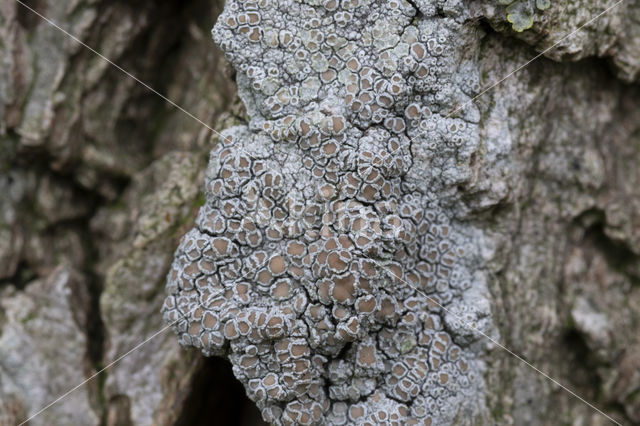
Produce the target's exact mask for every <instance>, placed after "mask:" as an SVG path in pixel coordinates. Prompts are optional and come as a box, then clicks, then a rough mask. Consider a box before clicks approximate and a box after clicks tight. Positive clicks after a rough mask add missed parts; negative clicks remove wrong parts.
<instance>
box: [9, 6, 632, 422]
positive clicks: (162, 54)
mask: <svg viewBox="0 0 640 426" xmlns="http://www.w3.org/2000/svg"><path fill="white" fill-rule="evenodd" d="M585 2H586V3H588V2H587V1H586V0H585V1H583V3H585ZM27 3H28V4H29V5H30V6H31V7H34V8H35V9H37V10H38V11H39V12H40V13H42V14H44V15H45V16H47V17H48V18H50V19H53V20H54V21H55V22H56V23H58V24H59V25H61V26H62V27H63V28H64V29H66V30H67V31H69V32H70V33H72V34H74V35H76V36H77V37H78V38H80V39H81V40H83V41H84V42H86V43H87V44H89V45H90V46H92V47H93V48H95V49H96V50H97V51H99V52H100V53H102V54H103V55H105V56H106V57H108V58H110V59H111V60H113V61H114V62H116V63H117V64H118V65H120V66H121V67H122V68H124V69H126V70H127V71H129V72H131V73H132V74H133V75H135V76H137V77H138V78H140V79H141V80H142V81H144V82H146V83H148V84H149V85H150V86H151V87H153V88H155V89H156V90H158V91H159V92H161V93H163V94H166V95H167V97H169V98H170V99H172V100H173V101H175V102H177V103H178V104H180V105H181V106H183V107H184V108H185V109H186V110H188V111H189V112H191V113H193V114H194V115H196V116H197V117H199V118H201V119H202V120H204V121H205V122H206V123H208V124H209V125H211V126H212V127H214V128H216V129H222V128H225V127H228V126H229V125H232V124H234V123H238V122H242V121H243V120H244V119H245V118H244V116H245V114H244V111H243V107H242V104H241V102H240V101H239V100H238V98H237V95H236V89H235V85H234V81H233V80H234V78H233V72H232V70H231V69H230V68H229V67H228V65H227V64H226V62H225V60H224V58H223V57H222V55H221V53H220V52H219V50H218V49H217V48H216V47H215V46H214V44H213V42H212V41H211V38H210V35H209V32H210V28H211V27H212V25H213V23H214V22H215V19H216V16H217V15H218V14H219V12H220V11H221V9H222V7H223V2H222V1H217V0H215V1H214V0H186V1H165V2H156V1H152V0H136V1H124V0H118V1H112V0H69V1H56V2H54V1H52V0H31V1H28V2H27ZM471 3H482V2H471ZM591 3H595V2H591ZM630 4H631V5H633V4H634V3H633V2H631V3H630ZM478 8H479V9H478V10H480V12H478V13H479V15H483V16H486V17H487V18H486V19H482V20H480V21H478V22H476V23H475V24H474V25H477V26H478V31H479V34H481V35H480V37H482V44H481V45H482V49H481V51H480V52H477V53H476V55H477V57H478V58H479V60H478V61H479V63H480V64H481V66H482V68H483V71H484V74H483V75H484V77H485V83H488V82H491V81H497V80H499V79H500V78H502V77H503V76H504V75H506V74H507V73H508V72H509V71H511V70H512V69H514V68H516V67H517V66H519V65H521V64H522V63H524V62H526V61H527V60H528V59H530V58H531V57H533V56H535V54H536V51H535V50H534V48H538V49H542V48H544V47H546V46H548V45H549V43H550V42H549V37H547V38H544V37H545V35H546V36H548V35H549V34H551V31H549V30H548V28H547V30H546V32H545V31H542V30H541V32H540V31H539V32H536V30H535V29H536V28H540V26H538V27H536V26H534V29H532V30H531V32H529V33H527V34H528V35H526V36H520V37H519V39H515V38H513V37H511V36H510V35H507V32H508V31H510V29H509V25H507V24H506V23H505V22H504V20H503V19H502V18H501V17H500V16H498V15H497V12H495V11H494V12H495V14H492V13H493V12H492V10H493V9H492V10H484V9H482V7H480V6H478ZM553 10H554V9H552V12H553ZM552 12H549V13H552ZM624 13H626V15H624V16H627V17H631V18H629V19H631V22H627V21H624V20H622V21H620V22H618V23H617V24H616V23H615V22H614V23H613V24H611V25H612V26H613V27H615V25H618V26H619V27H620V28H627V30H625V31H627V33H625V35H624V36H621V38H624V37H626V38H627V40H632V41H634V43H636V44H640V37H639V36H638V35H637V34H635V32H633V31H630V30H629V28H636V29H637V28H638V24H637V22H638V20H635V21H634V20H633V19H635V18H633V17H635V16H640V15H639V14H638V7H637V6H629V7H628V8H627V9H625V12H624ZM550 16H554V15H550ZM632 18H633V19H632ZM549 22H554V21H553V20H551V19H550V20H549ZM563 22H564V21H562V22H561V23H563ZM634 25H635V26H634ZM560 27H562V28H564V26H562V25H560ZM542 28H543V29H544V28H545V27H544V25H543V26H542ZM571 28H573V27H572V26H571V25H568V27H567V29H568V30H571ZM607 28H611V26H610V27H607ZM536 34H537V35H538V37H537V38H536ZM594 34H595V35H593V34H592V36H593V37H595V40H596V41H598V42H601V44H603V43H604V44H606V43H605V42H604V41H602V40H600V39H599V38H598V35H599V34H600V35H601V36H602V37H601V38H602V39H605V38H606V37H605V36H606V35H607V34H609V33H608V32H607V31H605V30H602V31H601V33H598V32H597V31H596V32H595V33H594ZM551 39H552V40H553V38H551ZM616 40H617V39H616ZM605 41H606V40H605ZM634 43H627V44H625V45H624V46H623V48H619V49H618V50H617V51H615V48H614V53H615V52H618V53H619V54H617V56H616V55H615V54H612V50H611V46H609V47H607V46H605V47H602V48H600V49H597V48H596V49H595V51H594V50H593V46H596V45H598V43H595V42H593V40H592V41H591V42H590V41H589V39H586V41H585V42H584V46H588V49H585V48H584V46H583V52H584V55H582V56H581V55H580V54H576V53H575V49H574V50H571V49H569V50H571V52H570V53H571V55H566V56H563V55H555V56H553V55H552V56H553V59H555V60H558V61H567V62H564V63H556V62H552V61H551V60H550V59H546V58H543V59H541V60H539V61H537V62H536V63H534V64H532V65H531V66H529V67H527V68H526V69H525V70H524V71H523V72H522V73H520V74H519V75H518V76H517V77H515V78H513V79H511V80H509V81H507V82H505V84H503V85H501V86H499V87H497V88H496V89H495V90H493V91H492V92H490V93H489V94H487V95H486V96H485V97H484V98H483V99H480V100H479V101H478V103H479V106H480V109H481V111H482V115H483V117H482V123H483V124H482V126H483V132H484V133H483V140H484V141H485V142H484V143H485V145H486V146H487V147H489V148H487V149H485V150H484V151H481V152H479V153H478V157H477V162H476V164H475V165H474V168H475V170H476V172H477V179H476V180H474V182H471V183H469V185H468V187H467V188H464V191H466V192H467V194H468V200H467V201H468V204H469V206H471V210H470V211H472V214H470V217H469V218H468V220H472V221H474V223H476V224H478V226H481V227H482V228H483V229H484V230H485V231H486V232H487V234H488V235H491V237H492V238H493V241H494V244H493V247H494V250H493V251H492V252H491V253H487V254H486V258H487V259H488V260H487V262H488V266H489V267H490V269H491V271H492V273H493V274H494V277H495V280H494V281H493V282H492V288H491V291H492V294H493V297H494V299H495V300H494V317H495V318H496V323H497V326H498V328H499V330H500V333H501V336H502V338H503V341H504V342H505V344H506V345H507V346H508V347H510V348H512V349H513V350H514V351H515V352H517V353H519V354H522V355H523V356H524V357H525V358H526V359H528V360H529V361H531V362H532V363H533V364H535V365H536V366H538V367H540V368H541V369H542V370H545V371H548V372H549V373H550V374H551V375H552V376H554V377H556V378H558V379H559V381H561V382H562V383H565V384H567V385H568V386H570V387H571V388H573V389H575V390H576V391H577V392H578V393H579V394H581V395H583V396H584V397H585V398H587V399H588V400H590V401H594V402H596V403H597V404H598V405H599V406H601V407H604V408H605V409H606V411H607V412H610V413H613V414H615V415H617V416H618V418H620V419H623V420H625V421H629V422H640V337H639V336H640V263H639V262H638V260H639V257H640V168H638V164H640V87H639V86H638V83H637V74H638V73H637V70H638V61H640V59H639V58H640V55H637V50H634V49H635V48H636V47H634V46H636V44H634ZM614 47H615V44H614ZM620 52H621V53H620ZM602 57H608V58H609V59H603V58H602ZM611 58H613V59H611ZM634 58H635V61H636V62H635V63H634ZM578 59H580V62H578V63H573V62H569V61H575V60H578ZM0 61H1V62H0V424H17V423H18V422H19V421H20V420H23V419H25V418H27V417H28V416H29V415H30V414H33V413H35V412H36V411H38V410H39V409H40V408H41V407H43V406H45V405H46V404H48V403H49V402H51V401H53V400H54V399H55V398H56V397H58V396H59V395H61V394H62V393H64V392H66V391H67V390H68V389H69V388H71V387H72V386H74V385H76V384H78V383H80V382H82V381H83V380H84V379H85V378H87V377H89V376H90V375H91V374H93V373H94V372H96V371H98V370H99V369H100V368H101V367H103V366H105V365H107V364H109V363H110V362H112V361H114V360H116V359H117V358H118V357H119V356H120V355H122V354H124V353H125V352H127V351H128V350H130V349H131V348H133V347H134V346H135V345H137V344H138V343H140V342H142V341H143V340H144V339H145V338H147V337H150V336H152V335H153V334H154V333H155V332H156V331H158V330H160V329H162V328H163V327H164V324H163V323H162V320H161V317H160V314H159V311H160V306H161V303H162V300H163V299H164V297H165V293H164V282H165V275H166V272H167V270H168V267H169V264H170V262H171V259H172V256H173V251H174V250H175V247H176V246H177V243H178V240H179V239H180V237H181V236H182V234H183V233H184V231H185V230H187V229H189V228H190V227H192V225H193V220H194V217H195V214H196V212H197V210H198V208H199V206H200V205H201V204H202V202H203V198H202V194H201V189H202V188H201V187H202V182H203V173H204V169H205V166H206V162H207V158H208V152H209V150H210V149H211V146H212V144H213V143H214V140H215V135H212V134H211V132H210V130H208V129H207V128H205V127H203V126H202V125H201V124H200V123H198V122H197V121H195V120H193V119H192V118H190V117H188V116H186V115H185V114H184V113H182V112H180V111H178V110H176V109H175V108H173V107H171V106H170V105H168V104H167V103H166V102H165V101H164V100H163V99H161V98H160V97H158V96H157V95H155V94H153V93H151V92H150V91H149V90H147V89H145V88H144V87H142V86H141V85H139V84H138V83H136V82H135V81H133V80H132V79H130V78H128V77H127V76H125V75H123V74H122V73H121V72H120V71H118V70H117V69H115V68H114V67H112V66H110V65H109V64H107V63H106V62H104V61H103V60H102V59H100V58H98V57H97V56H96V55H94V54H93V53H92V52H90V51H89V50H87V49H85V48H83V47H81V46H80V45H78V44H77V43H75V42H74V41H72V40H71V39H69V38H68V37H67V36H65V35H64V34H63V33H61V32H60V31H58V30H57V29H55V28H53V27H51V26H50V25H48V24H47V23H46V22H44V21H42V20H41V19H40V18H38V17H37V16H36V15H34V14H33V13H31V12H30V11H28V10H27V9H25V8H24V7H21V6H20V5H19V4H18V3H16V2H14V1H13V0H5V1H3V2H2V3H1V4H0ZM616 61H617V62H616ZM609 62H613V66H611V64H609ZM505 141H508V144H507V145H508V149H507V148H505V150H504V152H502V153H498V154H496V151H495V150H492V149H491V148H490V146H491V144H492V143H494V142H495V146H500V147H505V146H506V145H505ZM487 153H490V154H491V155H490V156H487V155H486V154H487ZM487 182H488V183H491V184H492V185H493V186H491V185H489V186H487V185H484V184H486V183H487ZM500 183H502V184H501V185H500ZM483 185H484V186H483ZM487 367H488V368H487V377H486V381H487V385H488V388H487V410H488V413H487V417H488V418H491V419H492V421H493V422H495V423H499V424H508V423H515V424H576V425H578V424H601V423H599V422H602V419H601V418H599V417H598V416H597V414H594V412H593V411H592V410H591V409H590V408H589V407H586V406H585V405H583V404H582V403H580V402H579V401H577V400H575V399H573V398H572V397H570V396H569V395H567V394H566V393H564V392H563V391H561V390H559V389H558V388H556V387H554V386H553V385H552V384H550V383H549V382H548V381H546V379H544V378H542V377H541V376H539V375H537V374H536V373H534V372H532V371H531V370H529V369H528V368H527V367H525V366H523V365H522V364H521V363H519V361H517V360H515V359H513V358H511V357H510V356H509V355H507V354H505V353H504V352H502V351H500V350H499V349H496V350H494V351H493V352H492V353H491V357H490V358H489V359H487ZM212 418H215V422H214V423H215V424H256V423H258V422H259V421H260V420H259V419H260V415H259V413H258V412H257V410H256V409H255V407H254V406H253V405H252V403H251V402H250V401H248V400H247V398H246V397H245V396H244V390H243V389H242V387H241V386H240V385H239V383H237V382H236V381H235V379H234V378H233V375H232V372H231V369H230V367H229V365H228V364H227V363H226V362H225V361H222V360H219V359H214V358H212V359H205V358H203V357H202V356H201V355H200V354H199V353H197V352H196V351H186V350H183V349H181V348H179V346H178V344H177V341H176V339H175V337H174V335H173V334H172V333H171V332H169V331H167V332H165V333H163V334H161V335H159V336H158V337H156V338H154V339H153V340H151V341H150V342H149V343H147V344H146V345H144V346H143V347H141V348H140V349H139V350H136V351H135V352H134V353H132V354H131V355H130V356H128V357H126V358H124V359H123V360H122V361H120V362H118V363H117V364H116V365H115V366H114V367H112V368H110V369H109V370H107V371H106V372H105V373H104V374H102V375H101V376H99V377H98V378H96V379H94V380H92V381H90V382H89V383H87V384H86V385H85V386H83V387H81V388H80V389H78V390H77V391H75V392H74V393H72V394H71V395H70V396H69V397H67V398H65V399H64V400H62V401H60V402H59V403H57V404H55V405H54V406H52V407H51V408H50V409H48V410H46V411H45V412H44V413H42V414H41V415H40V416H38V417H37V418H36V419H34V420H33V421H32V422H31V423H30V424H34V425H41V424H42V425H63V424H96V425H97V424H104V425H147V424H160V425H197V424H211V422H212V420H211V419H212Z"/></svg>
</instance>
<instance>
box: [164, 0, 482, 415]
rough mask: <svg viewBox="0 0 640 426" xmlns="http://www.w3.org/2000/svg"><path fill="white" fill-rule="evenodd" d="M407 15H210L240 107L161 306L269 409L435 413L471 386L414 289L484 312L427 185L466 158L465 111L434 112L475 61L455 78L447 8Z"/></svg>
mask: <svg viewBox="0 0 640 426" xmlns="http://www.w3.org/2000/svg"><path fill="white" fill-rule="evenodd" d="M422 3H424V2H422ZM433 3H434V4H436V3H438V4H439V2H433ZM416 16H417V11H416V9H415V8H414V7H413V6H412V5H411V4H409V3H408V2H406V1H404V0H390V1H387V0H384V1H383V0H375V1H374V0H342V1H338V0H324V1H306V2H302V1H293V0H278V1H266V0H256V1H253V0H242V1H241V0H229V1H228V2H227V4H226V6H225V10H224V12H223V13H222V15H221V16H220V18H219V20H218V23H217V24H216V26H215V28H214V30H213V37H214V40H215V41H216V42H217V43H218V45H220V47H221V48H222V49H223V50H224V52H225V54H226V56H227V58H228V59H229V61H230V62H231V63H232V64H233V66H234V67H235V68H236V69H237V70H238V84H239V91H240V95H241V97H242V98H243V100H244V102H245V103H246V105H247V110H248V112H249V114H250V117H251V122H250V123H249V125H248V126H240V127H234V128H231V129H227V130H226V131H224V132H223V137H222V138H221V140H220V142H219V144H218V145H217V146H216V147H215V149H214V150H213V151H212V153H211V160H210V164H209V168H208V175H207V181H206V193H207V200H206V203H205V205H204V206H203V207H202V208H201V210H200V213H199V216H198V219H197V226H196V228H194V229H193V230H191V231H190V232H188V233H187V234H186V235H185V237H184V238H183V240H182V242H181V244H180V247H179V248H178V250H177V252H176V256H175V261H174V263H173V266H172V269H171V271H170V273H169V276H168V283H167V291H168V293H169V295H168V297H167V299H166V301H165V304H164V307H163V312H164V316H165V319H166V321H167V322H176V321H177V323H176V324H175V326H174V329H175V331H176V332H177V334H178V335H179V337H180V342H181V343H182V344H183V345H188V346H195V347H198V348H201V350H202V351H203V352H204V353H205V354H206V355H221V356H226V357H228V358H229V360H230V361H231V363H232V364H233V371H234V374H235V375H236V377H237V378H238V379H239V380H240V381H241V382H242V383H243V384H244V386H245V388H246V390H247V393H248V395H249V397H250V398H251V399H252V400H253V401H255V402H256V404H257V406H258V407H259V408H260V409H261V410H262V415H263V417H264V418H265V419H266V420H267V421H269V422H272V423H274V424H319V423H324V424H327V423H329V424H346V423H358V424H381V423H395V424H400V423H407V424H417V423H420V424H432V423H433V424H447V423H450V422H451V421H452V420H453V418H454V417H455V416H456V415H457V414H458V413H459V412H460V411H468V412H472V411H473V407H474V404H476V399H477V398H476V395H478V394H479V392H478V389H480V388H481V386H482V379H481V376H480V373H481V370H480V365H479V364H477V363H476V362H475V359H474V358H475V349H473V348H472V347H471V345H470V343H471V341H472V340H473V339H471V338H470V336H469V335H468V334H466V335H465V334H464V333H462V332H458V331H451V330H452V327H453V330H457V329H456V328H455V327H454V326H453V325H452V324H449V320H448V319H447V317H446V316H445V315H444V314H443V312H442V311H441V310H440V309H439V308H438V306H437V305H436V304H433V303H429V299H428V298H426V297H425V294H428V295H429V297H430V298H431V300H435V301H437V302H438V303H441V304H443V305H447V306H450V307H452V309H453V307H455V306H457V307H458V309H459V310H461V311H464V312H465V315H467V316H469V317H470V318H471V320H473V321H476V322H478V321H481V319H482V318H483V317H486V316H487V315H488V312H486V311H483V310H482V309H475V308H468V307H466V305H465V303H467V302H465V299H464V298H463V297H462V296H463V294H465V292H467V291H468V290H469V288H470V287H471V282H472V281H473V280H474V279H475V277H474V275H473V271H472V270H471V269H470V268H471V267H472V265H473V261H472V257H473V250H472V249H471V246H472V238H471V237H470V236H469V234H468V233H466V231H464V229H463V228H461V227H460V226H459V225H456V224H455V223H453V222H452V220H451V216H452V214H451V213H450V212H448V211H447V209H446V207H444V206H441V205H440V204H439V202H438V198H439V196H438V191H440V190H441V188H443V187H445V186H447V185H455V183H456V182H459V181H460V180H463V179H465V176H467V175H468V171H465V170H466V169H464V168H462V167H460V164H463V163H464V162H465V161H468V158H469V156H470V155H471V151H472V149H473V148H472V147H473V146H474V144H475V141H476V140H477V135H476V133H475V126H476V123H477V121H476V118H475V115H474V114H473V113H472V112H470V113H466V112H465V114H461V115H462V118H445V117H444V116H445V114H446V111H448V110H450V105H449V103H450V102H451V100H452V99H456V100H457V101H460V102H463V101H465V100H467V99H470V97H471V96H472V95H473V93H474V91H477V77H476V76H475V74H474V72H473V71H468V70H466V69H465V71H464V78H460V82H454V81H452V80H453V79H452V78H451V70H452V67H454V66H455V65H454V64H458V63H460V60H459V58H458V57H457V55H458V53H457V50H456V49H451V48H450V47H449V46H450V44H451V43H452V42H453V40H456V38H455V37H456V35H457V34H458V32H459V31H460V30H461V28H462V26H461V24H460V21H461V20H462V18H461V17H459V18H460V19H453V18H441V17H438V16H439V15H438V13H437V10H435V9H434V10H433V11H432V12H431V13H429V12H428V10H427V11H426V12H424V11H423V14H422V15H420V19H419V20H418V21H417V22H416V21H415V19H414V18H415V17H416ZM457 42H458V43H460V42H459V41H457ZM412 138H413V140H412ZM417 147H420V149H421V150H422V151H421V152H422V153H421V154H419V156H420V158H421V160H420V162H419V163H418V164H416V161H417V158H418V156H417V154H415V153H414V152H412V150H416V149H418V148H417ZM416 152H418V151H416ZM436 152H437V153H438V155H435V153H436ZM429 153H433V154H429ZM426 159H430V161H431V163H430V164H428V165H427V164H425V163H424V161H426ZM461 170H463V171H461ZM374 260H375V261H374ZM380 265H384V267H380Z"/></svg>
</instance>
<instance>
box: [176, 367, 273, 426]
mask: <svg viewBox="0 0 640 426" xmlns="http://www.w3.org/2000/svg"><path fill="white" fill-rule="evenodd" d="M181 411H182V413H181V415H180V418H178V420H177V421H176V422H175V426H205V425H206V426H209V425H212V424H215V425H216V426H254V425H266V424H267V423H265V422H264V421H262V416H261V415H260V411H259V410H258V408H257V407H256V405H255V404H254V403H253V402H252V401H251V400H250V399H249V398H248V397H247V395H246V393H245V391H244V387H243V386H242V384H241V383H240V382H239V381H238V380H237V379H236V378H235V377H234V375H233V371H232V370H231V363H229V361H227V360H225V359H222V358H218V357H211V358H204V357H203V359H202V367H201V369H200V371H199V372H198V374H197V375H196V377H195V378H194V381H193V382H192V384H191V390H190V393H189V395H188V396H187V397H186V399H185V403H184V406H183V409H182V410H181Z"/></svg>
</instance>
